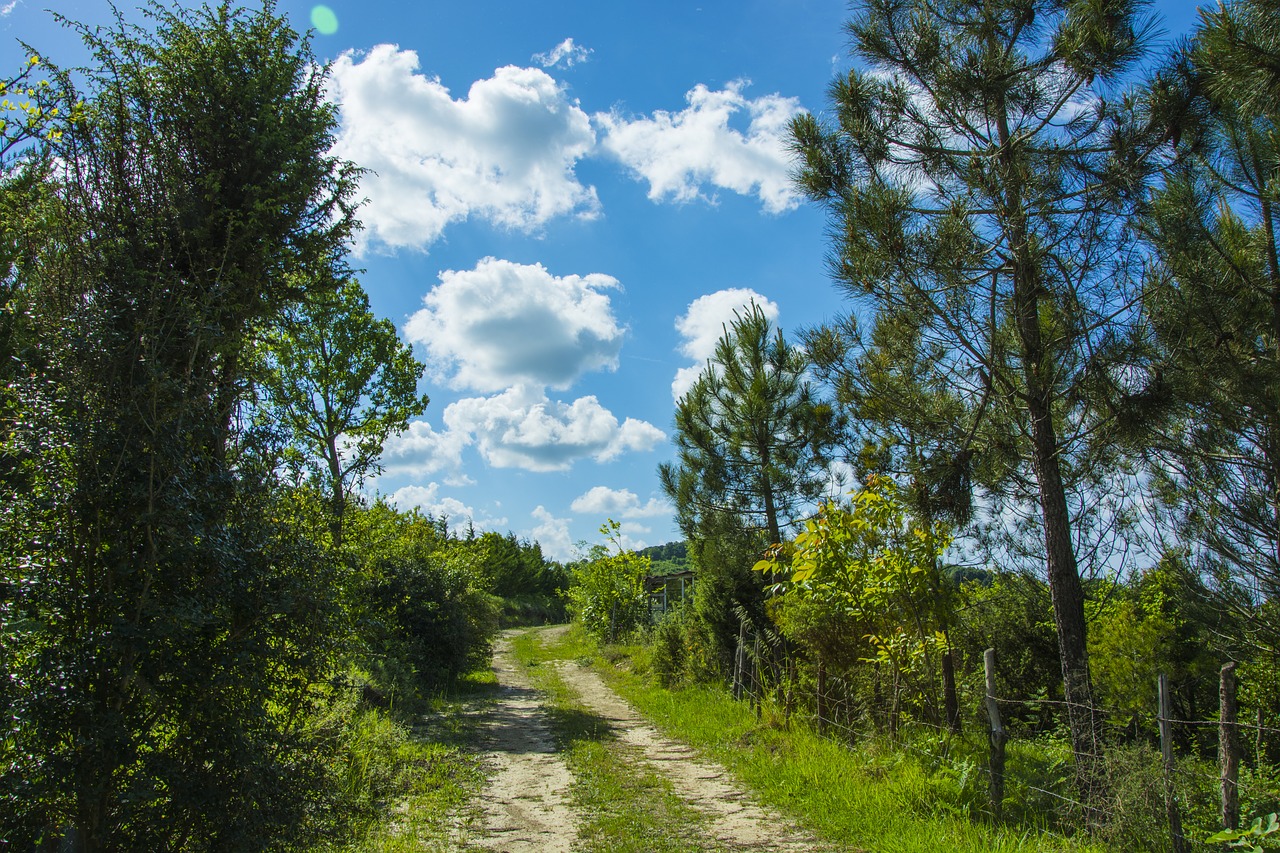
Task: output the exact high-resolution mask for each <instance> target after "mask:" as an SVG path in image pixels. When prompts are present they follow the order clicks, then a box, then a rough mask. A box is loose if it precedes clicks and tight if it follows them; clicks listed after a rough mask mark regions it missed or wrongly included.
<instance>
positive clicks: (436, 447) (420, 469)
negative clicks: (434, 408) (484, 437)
mask: <svg viewBox="0 0 1280 853" xmlns="http://www.w3.org/2000/svg"><path fill="white" fill-rule="evenodd" d="M470 443H471V436H470V435H468V434H467V433H465V432H458V431H456V430H445V431H444V432H437V431H436V430H435V429H434V428H433V427H432V426H431V424H429V423H427V422H426V421H411V422H410V423H409V428H408V429H406V430H405V431H404V432H402V433H399V434H398V435H392V436H390V437H389V438H388V439H387V440H386V442H385V443H384V444H383V447H382V464H383V467H384V468H385V469H386V471H387V473H389V474H405V475H408V476H413V477H423V476H426V475H428V474H434V473H436V472H437V471H444V470H451V469H456V468H457V467H458V465H459V464H460V463H461V461H462V449H463V448H464V447H466V446H467V445H468V444H470ZM451 476H454V477H455V478H456V476H457V475H451Z"/></svg>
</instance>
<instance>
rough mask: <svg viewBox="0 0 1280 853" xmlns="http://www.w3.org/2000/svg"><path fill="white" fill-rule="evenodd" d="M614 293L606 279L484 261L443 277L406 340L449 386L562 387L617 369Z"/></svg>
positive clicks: (619, 338) (620, 331) (411, 321)
mask: <svg viewBox="0 0 1280 853" xmlns="http://www.w3.org/2000/svg"><path fill="white" fill-rule="evenodd" d="M616 287H618V282H617V280H616V279H614V278H611V277H609V276H607V275H601V274H591V275H585V276H577V275H569V276H563V277H561V276H555V275H552V274H551V273H549V272H548V271H547V270H546V269H545V268H544V267H543V266H542V265H540V264H538V265H534V266H528V265H524V264H516V263H512V262H511V261H503V260H496V259H494V258H486V259H484V260H482V261H481V262H480V263H479V264H477V265H476V268H475V269H473V270H463V271H455V270H449V271H446V272H443V273H441V274H440V284H439V285H437V286H436V287H435V288H434V289H432V291H431V292H430V293H429V294H427V296H426V298H425V299H424V300H423V303H424V307H423V308H422V310H420V311H418V312H417V313H416V314H414V315H413V316H412V317H411V318H409V322H408V323H407V324H406V325H405V335H406V336H407V337H408V338H409V340H411V341H414V342H416V343H420V344H422V345H423V346H424V347H426V349H427V352H428V353H429V354H430V356H431V362H432V367H433V369H435V371H436V373H437V375H438V376H439V377H440V378H447V379H448V381H449V383H450V384H451V385H452V386H453V387H455V388H471V389H474V390H476V391H498V390H501V389H503V388H509V387H511V386H512V385H516V384H522V383H523V384H530V385H540V386H546V387H551V388H557V389H564V388H568V387H569V386H571V385H572V384H573V383H574V382H575V381H577V379H578V378H579V377H581V376H582V375H583V374H585V373H589V372H592V371H597V370H613V369H615V368H616V367H617V364H618V353H619V351H620V350H621V349H622V340H623V337H624V335H625V329H624V328H623V327H622V326H620V325H619V324H618V320H617V318H616V317H615V316H614V314H613V307H612V304H611V302H610V300H609V296H608V291H609V290H611V289H614V288H616Z"/></svg>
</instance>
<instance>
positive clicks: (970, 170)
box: [792, 0, 1155, 792]
mask: <svg viewBox="0 0 1280 853" xmlns="http://www.w3.org/2000/svg"><path fill="white" fill-rule="evenodd" d="M1140 9H1141V4H1140V3H1137V2H1127V0H1108V2H1095V1H1094V0H866V2H864V3H862V4H860V6H859V10H858V12H857V14H856V16H855V18H854V20H853V21H852V22H851V23H850V25H849V32H850V34H851V35H852V37H853V44H854V50H855V55H856V57H857V59H858V60H860V62H859V65H860V66H861V68H862V69H863V70H854V71H851V72H850V73H849V74H848V76H847V77H845V78H841V79H837V80H836V81H835V82H834V83H833V84H832V87H831V99H832V107H831V113H830V114H831V116H832V118H833V121H831V122H825V121H823V120H820V119H819V118H817V117H814V116H800V117H798V118H797V119H796V120H795V121H794V122H793V126H792V132H793V139H794V145H795V148H796V151H797V152H798V154H799V156H800V157H801V169H800V174H799V182H800V185H801V187H802V188H803V190H804V191H805V192H806V193H807V194H808V195H809V197H810V198H812V199H814V200H816V201H818V202H820V203H822V204H823V205H825V206H826V207H827V209H828V210H829V211H830V213H831V215H832V218H833V220H834V223H835V233H836V242H835V248H834V252H833V271H834V274H835V276H836V279H837V281H838V282H839V284H840V285H841V286H842V287H843V288H844V289H845V290H846V291H847V292H848V293H849V294H850V295H851V296H853V297H854V298H858V299H863V300H868V301H869V302H870V304H871V305H872V306H874V307H875V308H876V310H878V311H881V312H886V313H889V314H891V315H892V316H894V317H895V318H898V320H899V321H902V322H911V323H914V324H915V325H916V330H915V333H916V334H917V335H918V336H919V339H920V340H921V341H922V344H923V345H924V346H926V347H933V346H935V345H936V346H937V347H938V348H939V349H940V350H941V351H942V353H944V355H942V356H941V357H939V358H938V359H937V360H936V364H935V370H936V371H937V372H939V373H940V374H945V378H946V381H947V382H948V383H949V384H950V385H951V386H952V387H953V389H954V391H955V392H956V393H958V394H960V395H961V396H964V397H967V398H968V399H969V400H971V401H972V412H971V414H970V415H969V417H970V418H972V419H978V418H985V417H990V416H992V415H993V414H998V415H999V416H1000V417H1001V418H1002V419H1003V420H1004V422H1005V424H1006V425H1007V428H1008V431H1009V436H1008V439H1007V440H1006V441H1004V442H1003V443H1004V444H1005V445H1006V446H1008V447H1012V448H1015V449H1016V457H1015V461H1016V462H1017V463H1018V464H1017V467H1016V469H1015V470H1013V471H1012V472H1011V473H1014V474H1022V472H1025V474H1023V475H1022V476H1021V477H1018V476H1014V477H1012V478H1010V479H1009V480H1008V481H1007V482H1008V484H1009V487H1010V488H1011V489H1013V490H1014V494H1015V496H1018V495H1017V491H1018V489H1017V487H1018V483H1019V482H1023V483H1026V484H1027V485H1029V486H1030V488H1029V489H1028V490H1027V493H1026V494H1025V495H1023V496H1022V497H1024V499H1025V500H1026V501H1027V502H1028V503H1030V504H1031V505H1033V506H1034V507H1035V509H1036V512H1035V519H1036V521H1037V522H1038V524H1039V527H1040V529H1041V531H1042V532H1043V542H1042V544H1043V558H1044V564H1045V566H1046V570H1047V574H1048V580H1049V586H1050V589H1051V592H1052V601H1053V611H1054V621H1055V625H1056V628H1057V633H1058V641H1059V650H1060V653H1061V661H1062V677H1063V683H1064V691H1065V695H1066V699H1067V703H1068V704H1067V708H1068V712H1069V716H1070V729H1071V739H1072V746H1073V749H1074V752H1075V757H1076V762H1077V771H1078V779H1079V782H1080V783H1081V786H1082V788H1083V789H1084V790H1085V791H1086V792H1092V791H1096V790H1097V788H1098V785H1099V779H1100V765H1099V762H1098V755H1099V751H1100V744H1099V739H1098V732H1099V726H1100V724H1099V721H1098V719H1097V715H1096V714H1095V712H1094V700H1093V695H1092V688H1091V683H1090V677H1089V664H1088V657H1087V651H1086V645H1085V614H1084V590H1083V585H1082V583H1081V576H1080V569H1079V561H1078V559H1077V554H1076V550H1075V544H1074V534H1075V532H1076V529H1075V520H1074V519H1073V514H1072V508H1071V503H1070V501H1069V493H1070V490H1071V487H1072V485H1073V481H1074V479H1075V478H1076V476H1077V475H1078V474H1079V473H1080V472H1081V471H1082V469H1083V468H1084V465H1083V464H1081V463H1082V454H1084V453H1085V452H1086V449H1087V444H1086V441H1085V437H1086V436H1092V437H1093V438H1098V437H1099V436H1101V435H1103V434H1104V433H1103V432H1102V430H1103V429H1104V425H1103V424H1101V423H1099V422H1098V420H1097V418H1096V412H1095V410H1094V408H1093V407H1092V406H1091V401H1092V400H1093V399H1094V394H1093V388H1092V386H1093V385H1095V384H1096V383H1099V382H1101V383H1109V382H1114V381H1115V377H1116V376H1117V374H1120V373H1123V370H1124V365H1125V364H1126V363H1127V362H1128V360H1129V359H1130V357H1131V356H1130V353H1129V335H1128V333H1127V330H1126V329H1125V328H1124V326H1125V323H1126V320H1127V319H1128V318H1129V317H1130V316H1131V315H1132V314H1134V313H1135V309H1134V302H1133V299H1134V296H1133V293H1132V292H1131V290H1130V289H1129V288H1126V287H1125V282H1126V280H1127V269H1128V265H1129V263H1130V262H1131V257H1130V256H1129V254H1128V253H1127V251H1126V240H1125V234H1124V230H1125V227H1126V223H1127V216H1128V214H1129V213H1130V211H1131V209H1132V205H1133V203H1134V201H1135V199H1136V198H1137V195H1138V193H1139V191H1140V190H1141V189H1142V188H1143V185H1144V181H1145V178H1146V170H1147V164H1148V162H1149V152H1150V151H1151V150H1152V149H1154V147H1155V142H1154V141H1149V140H1146V139H1145V138H1143V135H1142V134H1141V133H1139V130H1140V129H1141V127H1145V124H1146V123H1145V122H1139V121H1137V120H1136V119H1135V118H1134V110H1133V103H1132V102H1131V100H1130V99H1129V98H1128V97H1124V96H1121V97H1119V98H1117V97H1116V95H1115V93H1114V92H1112V91H1110V87H1111V86H1112V85H1115V84H1117V83H1118V81H1120V80H1121V79H1122V78H1123V76H1124V75H1125V74H1126V73H1127V72H1129V71H1130V70H1131V69H1132V68H1133V67H1134V64H1135V63H1136V62H1137V61H1138V60H1139V59H1140V58H1141V57H1142V56H1143V51H1144V49H1145V47H1146V42H1147V32H1148V30H1147V28H1146V26H1145V24H1144V22H1143V21H1142V20H1141V19H1140V17H1139V11H1140ZM988 400H990V404H988V403H987V402H986V401H988ZM966 426H967V428H966V429H964V430H962V431H961V434H962V435H972V436H975V437H976V436H978V435H979V433H980V430H979V429H976V428H975V425H974V424H973V423H969V424H967V425H966ZM983 449H984V448H982V447H979V446H971V447H964V448H960V450H961V451H963V452H964V453H966V454H969V453H970V451H972V452H973V453H975V454H976V453H978V452H980V451H982V450H983ZM971 458H972V457H971Z"/></svg>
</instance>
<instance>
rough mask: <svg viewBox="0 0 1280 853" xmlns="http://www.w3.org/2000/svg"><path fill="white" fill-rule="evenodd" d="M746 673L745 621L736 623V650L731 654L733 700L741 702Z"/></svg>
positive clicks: (741, 620)
mask: <svg viewBox="0 0 1280 853" xmlns="http://www.w3.org/2000/svg"><path fill="white" fill-rule="evenodd" d="M746 672H747V620H746V619H740V620H739V622H738V648H737V649H736V650H734V654H733V698H734V699H736V700H738V701H742V693H743V684H742V682H743V677H744V676H745V675H746Z"/></svg>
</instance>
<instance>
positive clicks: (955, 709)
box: [942, 637, 961, 735]
mask: <svg viewBox="0 0 1280 853" xmlns="http://www.w3.org/2000/svg"><path fill="white" fill-rule="evenodd" d="M942 710H943V716H944V717H945V718H946V723H947V731H949V732H951V733H952V734H955V735H958V734H960V731H961V724H960V697H959V695H958V694H957V693H956V661H955V652H954V651H952V649H951V639H950V637H948V638H947V647H946V649H944V650H943V652H942Z"/></svg>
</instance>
